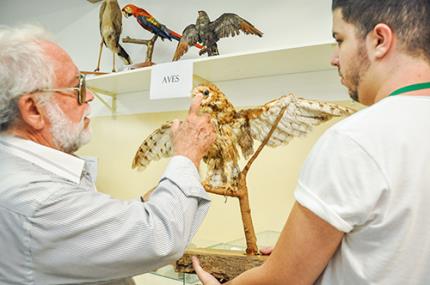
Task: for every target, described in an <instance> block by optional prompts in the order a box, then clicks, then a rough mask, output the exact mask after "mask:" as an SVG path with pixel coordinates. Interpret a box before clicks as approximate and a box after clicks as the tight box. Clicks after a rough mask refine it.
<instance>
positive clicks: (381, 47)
mask: <svg viewBox="0 0 430 285" xmlns="http://www.w3.org/2000/svg"><path fill="white" fill-rule="evenodd" d="M393 38H394V34H393V30H391V28H390V27H389V26H387V25H386V24H381V23H380V24H377V25H376V26H375V27H374V28H373V30H372V31H370V33H369V34H368V35H367V48H368V51H369V55H371V56H373V57H374V59H376V60H378V59H381V58H383V57H384V56H386V55H387V54H388V52H389V51H390V50H391V49H392V47H393Z"/></svg>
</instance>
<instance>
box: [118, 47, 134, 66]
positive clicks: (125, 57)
mask: <svg viewBox="0 0 430 285" xmlns="http://www.w3.org/2000/svg"><path fill="white" fill-rule="evenodd" d="M117 55H118V56H119V57H120V58H121V59H122V61H124V63H125V64H131V59H130V56H129V55H128V53H127V52H126V51H125V49H124V48H123V47H122V46H121V45H118V53H117Z"/></svg>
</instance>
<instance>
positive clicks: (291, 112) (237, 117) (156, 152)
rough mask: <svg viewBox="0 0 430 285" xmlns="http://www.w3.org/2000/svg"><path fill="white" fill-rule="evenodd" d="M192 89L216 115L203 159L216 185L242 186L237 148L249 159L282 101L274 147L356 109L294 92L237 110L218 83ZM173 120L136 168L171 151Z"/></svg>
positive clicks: (144, 149) (147, 143)
mask: <svg viewBox="0 0 430 285" xmlns="http://www.w3.org/2000/svg"><path fill="white" fill-rule="evenodd" d="M192 94H193V96H196V95H197V94H202V95H203V100H202V102H201V112H202V113H208V114H209V115H210V116H211V121H212V123H213V124H214V126H215V131H216V134H217V138H216V140H215V143H214V144H213V145H212V146H211V148H210V149H209V152H208V154H207V155H206V157H204V159H203V160H204V162H205V163H206V164H207V167H208V171H207V178H206V181H205V183H207V184H208V185H210V186H211V187H221V186H223V187H229V186H231V187H232V188H235V187H236V186H237V184H238V176H239V173H240V169H239V165H238V160H239V152H238V148H240V149H241V151H242V155H243V157H244V158H245V159H248V158H249V157H250V156H251V155H252V154H253V153H254V148H253V144H254V140H256V141H260V142H262V141H263V140H264V139H265V138H266V136H267V134H268V133H269V131H270V130H271V128H272V126H273V125H275V124H276V123H275V121H276V118H277V116H278V115H279V114H280V111H281V109H282V108H283V107H286V109H285V112H284V114H283V116H282V117H281V119H280V121H279V123H278V124H277V125H276V129H275V131H274V132H273V134H272V136H271V137H270V140H269V141H268V142H267V145H268V146H270V147H277V146H280V145H285V144H287V143H288V142H289V141H290V140H291V139H292V138H294V137H299V136H304V135H305V134H307V133H308V132H310V131H311V130H312V127H313V126H316V125H319V124H320V123H322V122H324V121H328V120H329V119H331V118H333V117H337V116H346V115H350V114H352V113H353V112H354V110H352V109H350V108H348V107H344V106H341V105H337V104H333V103H325V102H319V101H313V100H306V99H303V98H298V97H296V96H294V95H293V94H290V95H287V96H283V97H281V98H279V99H276V100H273V101H270V102H268V103H266V104H264V105H262V106H258V107H255V108H251V109H243V110H240V111H237V110H236V108H235V107H234V106H233V104H232V103H230V101H229V100H228V99H227V97H226V96H225V95H224V94H223V93H222V92H221V90H219V89H218V88H217V87H216V86H215V85H213V84H208V85H201V86H198V87H196V88H195V89H194V90H193V93H192ZM171 125H172V123H171V122H168V123H166V124H164V125H163V126H161V127H160V128H159V129H157V130H155V131H154V132H153V133H152V134H151V135H150V136H149V137H148V138H146V139H145V140H144V142H143V143H142V145H141V146H140V147H139V149H138V151H137V152H136V155H135V157H134V160H133V164H132V167H133V168H136V167H137V168H140V169H143V168H145V167H146V166H147V165H148V164H149V163H150V162H151V161H152V160H158V159H160V158H162V157H169V156H171V155H172V144H171V141H170V127H171Z"/></svg>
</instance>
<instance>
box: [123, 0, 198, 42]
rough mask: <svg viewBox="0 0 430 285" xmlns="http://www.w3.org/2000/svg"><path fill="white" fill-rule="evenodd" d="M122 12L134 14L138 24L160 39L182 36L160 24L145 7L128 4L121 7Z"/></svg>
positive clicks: (128, 14)
mask: <svg viewBox="0 0 430 285" xmlns="http://www.w3.org/2000/svg"><path fill="white" fill-rule="evenodd" d="M122 13H123V14H124V16H125V17H127V18H128V17H130V16H134V17H136V19H137V22H138V23H139V25H141V26H142V28H144V29H145V30H147V31H148V32H150V33H153V34H154V35H157V36H159V37H160V38H161V39H162V40H164V39H168V40H169V41H171V40H172V39H174V40H177V41H179V40H180V39H181V38H182V36H181V35H180V34H178V33H176V32H174V31H172V30H170V29H169V28H167V27H166V26H165V25H163V24H161V23H160V22H158V21H157V19H155V18H154V16H152V15H151V14H150V13H149V12H148V11H146V10H145V9H142V8H139V7H137V6H135V5H132V4H128V5H126V6H124V8H122ZM194 46H195V47H197V48H199V49H202V48H203V46H201V45H199V44H195V45H194Z"/></svg>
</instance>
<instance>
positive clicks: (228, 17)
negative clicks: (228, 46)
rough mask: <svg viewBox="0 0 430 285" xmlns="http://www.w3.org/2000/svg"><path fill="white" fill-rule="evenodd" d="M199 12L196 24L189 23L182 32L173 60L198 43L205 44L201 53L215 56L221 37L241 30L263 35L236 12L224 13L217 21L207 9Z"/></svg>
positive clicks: (250, 33)
mask: <svg viewBox="0 0 430 285" xmlns="http://www.w3.org/2000/svg"><path fill="white" fill-rule="evenodd" d="M198 13H199V15H198V17H197V20H196V24H191V25H188V26H187V27H186V28H185V29H184V31H183V32H182V38H181V40H180V41H179V43H178V46H177V47H176V51H175V55H174V56H173V61H176V60H179V59H180V58H181V57H182V56H183V55H184V54H185V53H186V52H187V51H188V47H189V46H193V45H195V44H197V43H200V44H202V45H204V46H205V47H204V48H203V49H201V50H200V52H199V55H202V54H205V53H207V54H208V56H213V55H218V54H219V51H218V45H217V42H218V41H219V40H220V39H221V38H227V37H230V36H232V37H234V36H236V35H238V34H240V32H241V31H242V32H243V33H245V34H247V35H248V34H249V35H256V36H259V37H262V36H263V33H262V32H260V31H259V30H258V29H257V28H256V27H254V26H253V25H252V24H251V23H250V22H248V21H247V20H245V19H243V18H242V17H240V16H238V15H236V14H233V13H224V14H222V15H221V16H219V17H218V18H217V19H216V20H215V21H211V20H210V19H209V16H208V14H207V13H206V12H205V11H199V12H198Z"/></svg>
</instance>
